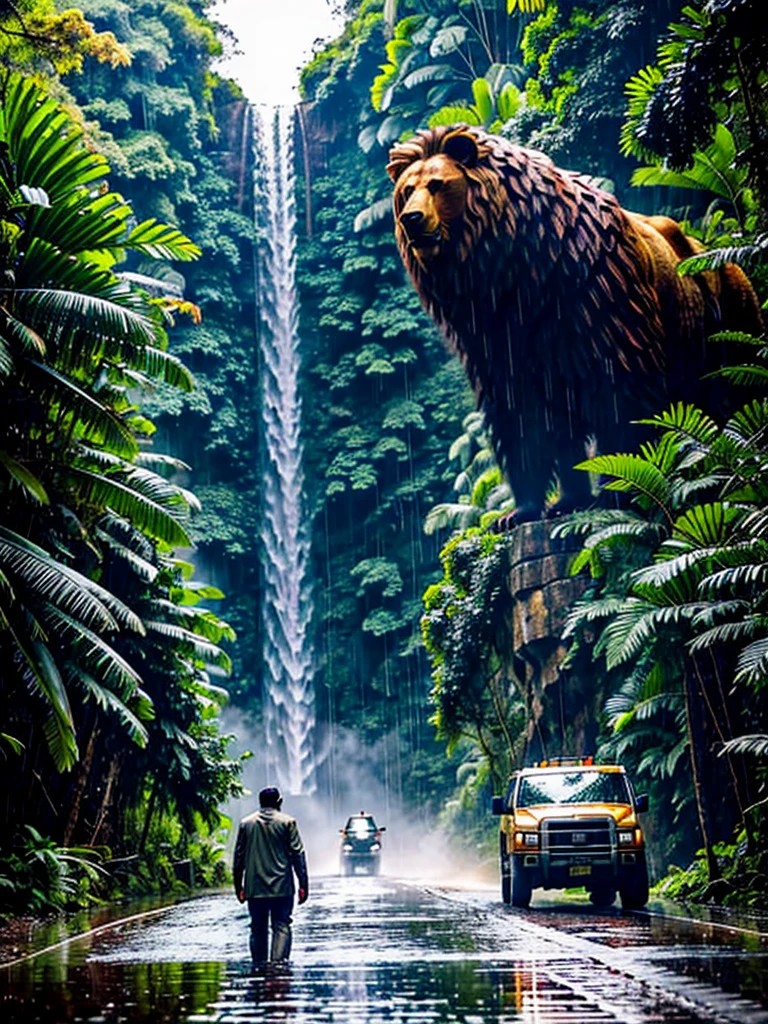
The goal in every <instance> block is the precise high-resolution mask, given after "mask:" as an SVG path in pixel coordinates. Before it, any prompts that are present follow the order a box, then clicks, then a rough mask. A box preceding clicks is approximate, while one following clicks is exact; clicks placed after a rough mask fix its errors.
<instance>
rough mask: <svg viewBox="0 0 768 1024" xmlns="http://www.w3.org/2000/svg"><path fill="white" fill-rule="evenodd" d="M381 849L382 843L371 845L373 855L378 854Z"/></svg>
mask: <svg viewBox="0 0 768 1024" xmlns="http://www.w3.org/2000/svg"><path fill="white" fill-rule="evenodd" d="M380 849H381V843H371V853H377V852H378V851H379V850H380Z"/></svg>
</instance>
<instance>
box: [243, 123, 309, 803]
mask: <svg viewBox="0 0 768 1024" xmlns="http://www.w3.org/2000/svg"><path fill="white" fill-rule="evenodd" d="M255 123H256V175H257V190H258V193H257V197H256V199H257V201H256V209H257V221H258V228H259V233H260V246H259V259H258V296H257V297H258V305H259V310H260V314H261V320H262V324H261V330H260V340H259V355H260V363H261V408H262V436H263V502H262V523H261V551H262V570H263V571H262V579H263V593H262V608H263V612H262V618H263V627H264V629H263V634H264V680H265V683H264V721H265V727H266V746H267V750H266V755H267V762H268V765H269V768H270V770H271V771H272V772H274V775H275V777H276V778H277V781H278V784H279V785H280V787H281V788H282V789H284V790H285V791H287V792H288V793H290V794H292V795H307V796H308V795H311V794H312V793H313V792H314V791H315V789H316V779H315V774H316V760H315V752H314V749H313V733H314V726H315V701H314V689H313V674H314V672H313V656H312V650H311V647H310V637H309V627H310V622H311V619H312V609H313V603H312V594H311V587H310V580H309V571H308V560H309V531H308V522H307V515H306V509H305V505H304V473H303V468H302V455H303V448H302V440H301V398H300V396H299V392H298V377H299V366H300V353H299V349H300V339H299V334H298V320H299V306H298V297H297V294H296V285H295V265H296V258H295V249H296V203H295V195H294V191H295V188H294V187H295V175H294V153H293V133H294V111H293V109H292V108H287V107H279V108H276V109H274V110H266V111H265V112H263V113H257V116H256V118H255Z"/></svg>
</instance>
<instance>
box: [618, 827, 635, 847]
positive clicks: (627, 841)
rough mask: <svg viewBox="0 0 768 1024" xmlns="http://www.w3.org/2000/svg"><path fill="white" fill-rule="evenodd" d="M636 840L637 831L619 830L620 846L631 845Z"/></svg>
mask: <svg viewBox="0 0 768 1024" xmlns="http://www.w3.org/2000/svg"><path fill="white" fill-rule="evenodd" d="M634 841H635V833H634V832H633V831H629V830H628V831H624V830H623V829H622V830H621V831H620V832H619V846H631V845H632V843H633V842H634Z"/></svg>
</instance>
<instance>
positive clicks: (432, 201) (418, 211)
mask: <svg viewBox="0 0 768 1024" xmlns="http://www.w3.org/2000/svg"><path fill="white" fill-rule="evenodd" d="M466 200H467V178H466V175H465V173H464V169H463V167H461V166H460V165H459V164H457V163H456V161H455V160H453V159H451V157H449V156H447V155H446V154H445V153H437V154H435V155H434V156H430V157H428V158H427V159H426V160H418V161H416V163H413V164H411V165H410V167H408V168H407V169H406V170H405V171H404V172H403V173H402V174H401V175H400V178H399V179H398V181H397V185H396V187H395V217H396V218H397V222H398V224H399V226H400V229H401V230H402V231H403V233H404V234H405V236H406V238H407V240H408V245H409V246H410V248H411V251H412V252H413V254H414V256H415V257H416V259H418V260H419V262H420V263H422V264H425V263H427V262H429V260H431V259H434V257H435V256H437V254H438V253H439V252H440V246H441V245H442V243H443V242H444V241H445V240H446V239H447V238H448V237H449V235H450V230H451V224H452V223H453V222H455V221H456V220H458V218H460V217H461V216H462V215H463V213H464V208H465V205H466Z"/></svg>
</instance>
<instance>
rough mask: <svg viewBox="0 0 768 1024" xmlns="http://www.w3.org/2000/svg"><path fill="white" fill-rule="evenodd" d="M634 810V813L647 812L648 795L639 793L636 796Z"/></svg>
mask: <svg viewBox="0 0 768 1024" xmlns="http://www.w3.org/2000/svg"><path fill="white" fill-rule="evenodd" d="M635 810H636V811H647V810H648V794H647V793H639V794H638V796H637V799H636V800H635Z"/></svg>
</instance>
